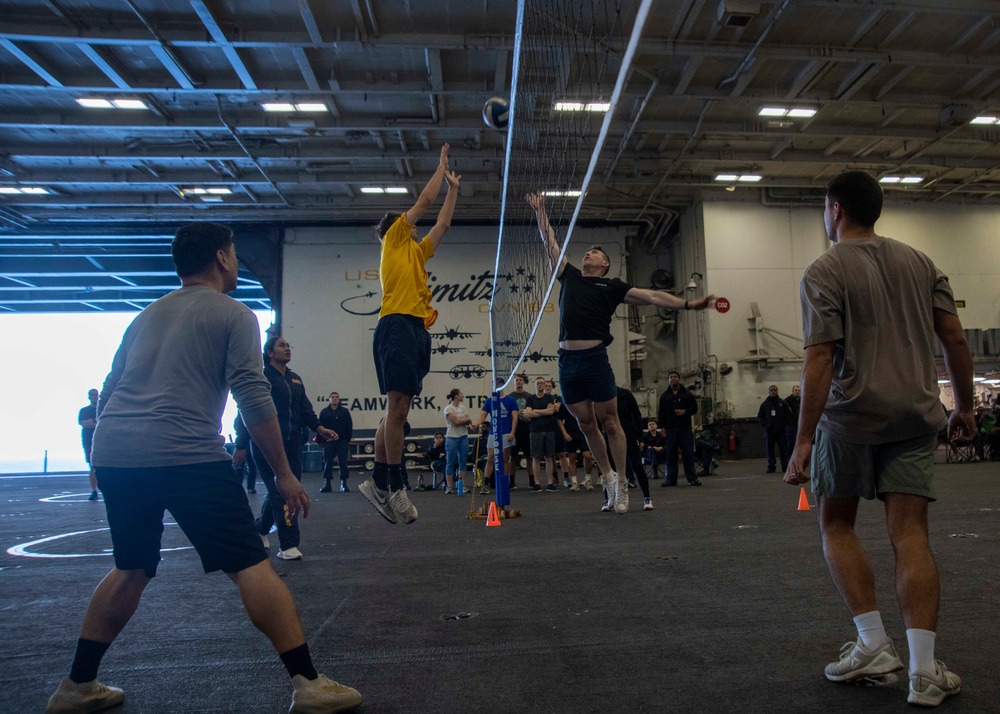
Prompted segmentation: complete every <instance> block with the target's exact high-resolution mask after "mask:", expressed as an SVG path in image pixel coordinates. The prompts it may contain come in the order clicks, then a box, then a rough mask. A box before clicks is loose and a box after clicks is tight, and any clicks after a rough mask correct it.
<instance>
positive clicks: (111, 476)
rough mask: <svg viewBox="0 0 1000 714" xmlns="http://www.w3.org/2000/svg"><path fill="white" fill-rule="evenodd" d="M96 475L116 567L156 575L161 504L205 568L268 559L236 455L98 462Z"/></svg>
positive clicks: (229, 568) (230, 568) (234, 568)
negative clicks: (134, 464) (172, 461)
mask: <svg viewBox="0 0 1000 714" xmlns="http://www.w3.org/2000/svg"><path fill="white" fill-rule="evenodd" d="M97 483H98V485H99V486H100V487H101V493H102V494H104V505H105V507H106V508H107V511H108V525H109V526H111V543H112V545H113V546H114V556H115V567H116V568H118V569H119V570H140V569H141V570H144V571H145V572H146V576H147V577H150V578H152V577H154V576H155V575H156V566H157V565H159V562H160V537H161V536H162V535H163V513H164V511H170V515H172V516H173V517H174V520H175V521H177V525H178V526H180V528H181V530H182V531H184V535H186V536H187V537H188V540H190V541H191V545H193V546H194V548H195V550H196V551H198V555H199V556H201V563H202V566H204V568H205V572H206V573H210V572H212V571H215V570H221V571H222V572H224V573H238V572H240V571H241V570H245V569H247V568H249V567H251V566H253V565H257V563H260V562H261V561H264V560H267V552H266V551H265V550H264V546H263V544H262V543H261V540H260V536H259V535H257V529H256V528H255V526H254V520H253V512H252V511H251V510H250V504H249V503H248V502H247V497H246V494H245V493H244V492H243V478H242V476H240V475H237V474H236V472H235V471H233V463H232V462H231V461H211V462H208V463H203V464H190V465H186V466H161V467H156V468H136V469H122V468H111V467H107V466H98V467H97Z"/></svg>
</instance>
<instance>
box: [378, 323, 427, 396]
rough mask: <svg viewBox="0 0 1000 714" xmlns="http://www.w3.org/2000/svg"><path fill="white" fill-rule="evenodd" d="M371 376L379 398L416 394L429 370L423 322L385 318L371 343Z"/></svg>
mask: <svg viewBox="0 0 1000 714" xmlns="http://www.w3.org/2000/svg"><path fill="white" fill-rule="evenodd" d="M372 355H373V356H374V358H375V374H376V375H377V376H378V388H379V391H380V392H381V393H382V394H388V393H389V392H402V393H403V394H409V395H410V396H411V397H413V396H416V395H418V394H420V390H421V389H423V387H424V377H426V376H427V373H428V372H429V371H430V369H431V336H430V334H429V333H428V332H427V330H425V329H424V321H423V320H422V319H421V318H419V317H414V316H413V315H386V316H385V317H383V318H381V319H380V320H379V321H378V325H376V327H375V339H374V340H372Z"/></svg>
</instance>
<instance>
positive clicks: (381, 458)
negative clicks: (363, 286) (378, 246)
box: [358, 144, 461, 523]
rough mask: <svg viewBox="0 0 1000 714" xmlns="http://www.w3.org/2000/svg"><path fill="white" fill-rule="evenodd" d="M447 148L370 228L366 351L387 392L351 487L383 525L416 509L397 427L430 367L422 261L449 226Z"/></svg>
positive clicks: (452, 187)
mask: <svg viewBox="0 0 1000 714" xmlns="http://www.w3.org/2000/svg"><path fill="white" fill-rule="evenodd" d="M448 148H449V147H448V145H447V144H445V145H444V146H442V147H441V160H440V162H439V163H438V167H437V170H435V172H434V175H433V176H432V177H431V180H430V181H428V182H427V185H426V186H425V187H424V190H423V191H421V193H420V197H419V198H417V202H416V203H415V204H413V207H412V208H410V210H408V211H406V213H402V214H399V213H394V212H390V213H387V214H386V215H385V217H384V218H382V220H381V221H380V222H379V224H378V226H377V227H376V228H375V233H376V235H377V236H378V239H379V241H381V243H382V257H381V261H380V262H379V277H380V279H381V281H382V309H381V311H380V312H379V320H378V325H377V326H376V328H375V339H374V341H373V343H372V352H373V354H374V357H375V372H376V374H377V375H378V385H379V390H380V391H381V393H382V394H384V395H386V397H387V400H386V411H385V418H384V419H383V420H382V423H381V424H379V427H378V430H377V431H376V432H375V470H374V472H373V473H372V478H370V479H368V480H367V481H365V482H364V483H362V484H361V485H360V486H359V487H358V490H360V491H361V493H362V494H364V497H365V498H367V499H368V501H369V502H371V504H372V505H373V506H374V507H375V510H377V511H378V512H379V513H381V514H382V517H383V518H385V519H386V520H387V521H389V522H390V523H397V522H399V521H400V520H402V521H403V523H413V521H415V520H417V509H416V508H414V506H413V504H412V503H411V502H410V499H409V497H408V496H407V495H406V491H405V490H404V488H403V475H402V472H401V470H400V461H401V460H402V456H403V424H404V423H405V422H406V417H407V415H408V414H409V412H410V403H411V402H412V401H413V397H414V396H416V395H418V394H420V390H421V388H422V387H423V379H424V376H426V374H427V372H428V371H430V367H431V337H430V335H429V334H428V332H427V328H429V327H430V326H431V325H433V324H434V321H435V320H436V319H437V310H434V309H433V308H432V307H431V306H430V302H431V291H430V290H429V289H428V287H427V269H426V268H425V267H424V265H425V263H426V262H427V261H428V260H430V259H431V258H432V257H433V256H434V251H435V250H436V249H437V247H438V245H439V244H440V243H441V239H442V238H444V234H445V233H447V232H448V229H449V228H450V227H451V218H452V216H453V215H454V213H455V202H456V201H457V200H458V184H459V181H460V180H461V176H456V175H455V173H454V172H453V171H449V170H448ZM443 182H447V183H448V194H447V196H446V197H445V199H444V205H443V206H442V207H441V212H440V213H439V214H438V219H437V223H435V224H434V227H433V228H431V230H430V232H429V233H428V234H427V235H426V236H425V237H424V239H423V240H418V238H417V229H416V228H415V227H414V226H415V225H416V223H417V221H418V220H420V217H421V216H423V215H424V213H425V212H426V211H427V209H428V208H430V207H431V204H433V203H434V200H435V199H436V198H437V195H438V193H440V191H441V184H442V183H443Z"/></svg>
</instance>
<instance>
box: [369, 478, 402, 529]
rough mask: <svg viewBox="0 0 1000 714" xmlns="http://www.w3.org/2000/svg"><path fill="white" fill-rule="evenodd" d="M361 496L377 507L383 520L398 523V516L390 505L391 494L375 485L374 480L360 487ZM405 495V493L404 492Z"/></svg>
mask: <svg viewBox="0 0 1000 714" xmlns="http://www.w3.org/2000/svg"><path fill="white" fill-rule="evenodd" d="M358 490H359V491H361V495H362V496H364V497H365V498H366V499H368V503H370V504H372V505H373V506H375V510H376V511H378V512H379V514H380V515H381V516H382V518H384V519H386V520H387V521H389V523H397V522H398V520H397V518H396V514H395V513H393V510H392V506H390V505H389V494H388V492H386V491H383V490H382V489H380V488H379V487H378V486H376V485H375V481H374V479H368V480H367V481H365V482H363V483H362V484H361V485H360V486H358ZM403 493H405V491H404V492H403Z"/></svg>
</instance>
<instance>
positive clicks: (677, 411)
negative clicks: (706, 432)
mask: <svg viewBox="0 0 1000 714" xmlns="http://www.w3.org/2000/svg"><path fill="white" fill-rule="evenodd" d="M697 413H698V402H696V401H695V398H694V395H693V394H691V392H689V391H688V390H687V389H685V388H684V385H683V384H681V375H680V374H678V373H677V372H671V373H670V386H669V387H667V388H666V389H665V390H664V392H663V394H661V395H660V409H659V417H660V425H661V426H662V427H663V432H664V436H665V446H664V449H663V451H664V453H666V468H665V469H664V474H663V482H662V483H661V484H660V485H661V486H676V485H677V449H680V450H681V458H682V460H683V461H684V476H685V477H686V478H687V481H688V485H689V486H701V481H699V480H698V474H697V472H696V471H695V467H694V433H693V432H692V431H691V417H692V416H693V415H695V414H697Z"/></svg>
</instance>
